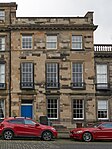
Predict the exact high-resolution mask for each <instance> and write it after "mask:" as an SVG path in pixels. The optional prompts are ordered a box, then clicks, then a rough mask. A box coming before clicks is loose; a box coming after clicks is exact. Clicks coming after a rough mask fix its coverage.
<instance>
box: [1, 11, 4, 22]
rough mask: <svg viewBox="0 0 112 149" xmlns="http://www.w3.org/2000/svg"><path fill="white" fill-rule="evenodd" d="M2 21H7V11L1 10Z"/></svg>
mask: <svg viewBox="0 0 112 149" xmlns="http://www.w3.org/2000/svg"><path fill="white" fill-rule="evenodd" d="M0 20H3V21H4V20H5V11H4V10H0Z"/></svg>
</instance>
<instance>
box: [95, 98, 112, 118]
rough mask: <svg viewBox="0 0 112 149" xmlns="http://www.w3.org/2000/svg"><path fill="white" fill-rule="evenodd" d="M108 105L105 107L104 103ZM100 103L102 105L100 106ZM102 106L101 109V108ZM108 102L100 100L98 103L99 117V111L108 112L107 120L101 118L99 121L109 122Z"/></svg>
mask: <svg viewBox="0 0 112 149" xmlns="http://www.w3.org/2000/svg"><path fill="white" fill-rule="evenodd" d="M103 102H105V103H106V105H104V103H103ZM99 103H100V104H99ZM99 106H100V108H99ZM108 108H109V107H108V100H98V101H97V117H98V111H106V112H107V117H106V118H99V117H98V120H108V110H109V109H108Z"/></svg>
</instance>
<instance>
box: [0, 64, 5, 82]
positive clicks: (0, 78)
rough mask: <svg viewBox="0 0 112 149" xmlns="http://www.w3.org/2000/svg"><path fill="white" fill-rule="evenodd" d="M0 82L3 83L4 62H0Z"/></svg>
mask: <svg viewBox="0 0 112 149" xmlns="http://www.w3.org/2000/svg"><path fill="white" fill-rule="evenodd" d="M0 83H5V64H0Z"/></svg>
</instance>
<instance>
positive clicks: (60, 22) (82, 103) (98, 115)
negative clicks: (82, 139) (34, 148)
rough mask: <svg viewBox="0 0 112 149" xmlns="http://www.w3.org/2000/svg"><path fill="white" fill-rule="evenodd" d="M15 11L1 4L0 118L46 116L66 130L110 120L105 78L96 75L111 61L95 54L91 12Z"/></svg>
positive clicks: (10, 5)
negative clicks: (26, 14)
mask: <svg viewBox="0 0 112 149" xmlns="http://www.w3.org/2000/svg"><path fill="white" fill-rule="evenodd" d="M16 10H17V4H16V3H0V117H8V116H28V117H31V118H33V119H35V120H38V119H39V117H40V116H44V115H46V116H47V117H48V118H49V119H50V120H51V121H52V122H53V124H54V125H55V124H62V125H64V126H66V127H79V126H83V125H86V124H87V123H91V122H95V121H97V120H111V104H112V103H111V91H110V90H108V89H109V88H108V89H107V86H108V82H106V81H107V80H106V77H107V74H106V75H105V73H104V74H102V73H97V72H100V70H102V69H105V71H106V70H107V65H105V63H109V62H110V61H111V60H110V59H111V58H110V59H109V58H107V57H105V56H102V54H100V55H101V57H100V56H99V55H98V51H97V50H96V51H94V31H95V30H96V28H97V25H94V23H93V12H87V13H86V15H85V16H84V17H24V18H23V17H16ZM95 47H97V45H96V46H95ZM104 53H105V52H104ZM109 56H110V54H109ZM102 57H103V59H105V62H104V65H103V67H101V68H100V65H99V64H100V62H102ZM110 68H111V64H110ZM98 69H99V71H98ZM96 70H97V71H96ZM108 70H109V68H108ZM101 72H102V71H101ZM110 74H111V73H110ZM95 76H96V77H95ZM99 76H101V78H102V79H99ZM110 76H111V75H110ZM103 78H105V80H106V81H103V80H104V79H103ZM110 80H111V79H110ZM98 87H101V88H100V90H99V88H98ZM102 87H103V88H102ZM105 87H106V88H105ZM103 93H104V94H105V96H103V95H104V94H103ZM107 100H109V101H110V102H109V104H108V103H107ZM107 105H108V106H109V105H110V108H107V107H105V106H107ZM102 106H103V107H105V108H104V109H103V108H102ZM109 111H110V113H109ZM105 115H108V116H107V117H106V116H105Z"/></svg>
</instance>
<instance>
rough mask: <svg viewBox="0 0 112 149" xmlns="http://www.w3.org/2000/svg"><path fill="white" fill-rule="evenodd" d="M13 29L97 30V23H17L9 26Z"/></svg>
mask: <svg viewBox="0 0 112 149" xmlns="http://www.w3.org/2000/svg"><path fill="white" fill-rule="evenodd" d="M9 28H10V29H11V30H36V29H38V30H93V31H94V30H96V28H97V25H93V24H92V25H85V24H84V25H70V24H69V25H65V24H46V25H45V24H44V25H42V24H40V25H38V24H29V25H28V24H16V25H11V26H10V27H9Z"/></svg>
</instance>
